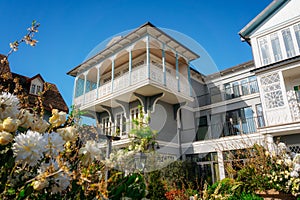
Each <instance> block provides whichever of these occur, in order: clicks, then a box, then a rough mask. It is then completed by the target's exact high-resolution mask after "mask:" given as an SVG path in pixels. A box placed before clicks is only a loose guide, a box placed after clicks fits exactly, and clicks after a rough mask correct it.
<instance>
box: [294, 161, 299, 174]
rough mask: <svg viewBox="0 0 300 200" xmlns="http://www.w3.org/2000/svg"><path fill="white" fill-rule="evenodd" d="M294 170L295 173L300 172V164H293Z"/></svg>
mask: <svg viewBox="0 0 300 200" xmlns="http://www.w3.org/2000/svg"><path fill="white" fill-rule="evenodd" d="M294 170H295V171H296V172H300V164H298V163H295V164H294Z"/></svg>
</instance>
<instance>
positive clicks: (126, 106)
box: [115, 99, 130, 119]
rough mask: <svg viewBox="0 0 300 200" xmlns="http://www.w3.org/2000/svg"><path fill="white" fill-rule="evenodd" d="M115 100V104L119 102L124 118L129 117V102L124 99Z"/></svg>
mask: <svg viewBox="0 0 300 200" xmlns="http://www.w3.org/2000/svg"><path fill="white" fill-rule="evenodd" d="M115 101H116V103H117V104H119V105H120V106H121V107H122V109H123V111H124V113H125V117H126V119H129V116H130V111H129V103H127V102H125V101H121V100H118V99H116V100H115Z"/></svg>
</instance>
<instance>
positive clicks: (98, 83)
mask: <svg viewBox="0 0 300 200" xmlns="http://www.w3.org/2000/svg"><path fill="white" fill-rule="evenodd" d="M100 66H101V65H98V66H97V88H96V98H97V99H98V98H99V87H100Z"/></svg>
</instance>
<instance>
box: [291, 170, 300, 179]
mask: <svg viewBox="0 0 300 200" xmlns="http://www.w3.org/2000/svg"><path fill="white" fill-rule="evenodd" d="M291 177H294V178H297V177H299V174H298V172H296V171H292V172H291Z"/></svg>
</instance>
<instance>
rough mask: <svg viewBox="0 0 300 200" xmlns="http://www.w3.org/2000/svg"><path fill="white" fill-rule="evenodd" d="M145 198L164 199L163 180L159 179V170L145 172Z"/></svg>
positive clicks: (152, 199) (151, 199)
mask: <svg viewBox="0 0 300 200" xmlns="http://www.w3.org/2000/svg"><path fill="white" fill-rule="evenodd" d="M147 183H148V184H147V185H148V187H147V191H148V194H147V198H148V199H150V200H156V199H161V200H164V199H166V197H165V193H166V190H165V188H164V184H163V181H162V179H161V173H160V171H153V172H150V173H148V174H147Z"/></svg>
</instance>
